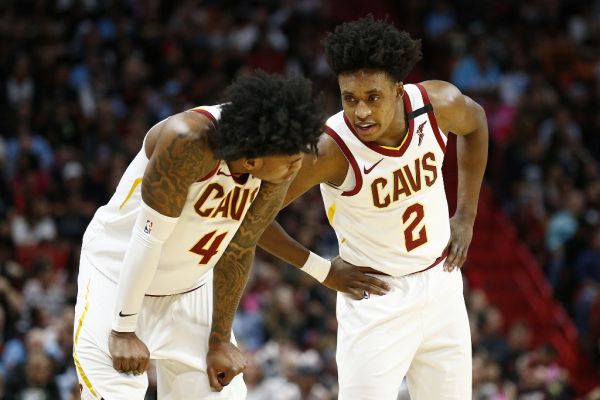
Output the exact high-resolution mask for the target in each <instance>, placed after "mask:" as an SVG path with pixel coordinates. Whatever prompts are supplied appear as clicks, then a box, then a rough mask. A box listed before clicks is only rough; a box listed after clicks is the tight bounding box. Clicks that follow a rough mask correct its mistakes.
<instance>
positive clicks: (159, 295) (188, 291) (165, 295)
mask: <svg viewBox="0 0 600 400" xmlns="http://www.w3.org/2000/svg"><path fill="white" fill-rule="evenodd" d="M204 285H206V282H202V283H201V284H200V285H198V286H196V287H195V288H192V289H189V290H186V291H185V292H179V293H170V294H148V293H146V294H145V295H144V296H145V297H169V296H179V295H180V294H186V293H190V292H193V291H194V290H198V289H200V288H201V287H202V286H204Z"/></svg>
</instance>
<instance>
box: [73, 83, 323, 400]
mask: <svg viewBox="0 0 600 400" xmlns="http://www.w3.org/2000/svg"><path fill="white" fill-rule="evenodd" d="M311 97H312V96H311V89H310V84H309V82H308V81H307V80H305V79H302V78H291V79H286V78H283V77H279V76H274V75H267V74H265V73H257V74H255V75H253V76H250V77H247V78H244V79H241V80H239V81H237V82H235V83H234V84H233V85H232V86H231V87H230V88H229V91H228V100H227V102H226V103H224V104H223V105H222V106H210V107H199V108H194V109H191V110H188V111H186V112H183V113H180V114H176V115H173V116H171V117H169V118H167V119H166V120H164V121H161V122H159V123H158V124H156V125H155V126H154V127H152V128H151V129H150V130H149V131H148V133H147V134H146V137H145V139H144V142H143V144H142V148H141V149H140V151H139V153H138V154H137V155H136V156H135V158H134V159H133V161H132V162H131V163H130V165H129V166H128V168H127V170H126V171H125V173H124V174H123V176H122V178H121V180H120V182H119V184H118V186H117V189H116V192H115V194H114V195H113V197H112V198H111V199H110V201H109V202H108V204H107V205H105V206H103V207H101V208H100V209H98V211H97V212H96V214H95V215H94V218H93V219H92V221H91V223H90V225H89V226H88V228H87V230H86V232H85V234H84V237H83V241H82V248H81V262H80V267H79V276H78V296H77V304H76V307H75V327H74V344H73V359H74V361H75V365H76V368H77V374H78V377H79V381H80V384H81V388H82V398H83V399H111V400H113V399H128V400H129V399H132V400H133V399H143V398H144V397H145V394H146V389H147V386H148V377H147V374H146V370H147V368H148V363H149V360H150V359H152V360H154V361H155V365H156V370H157V390H158V398H159V399H163V400H166V399H244V398H245V397H246V388H245V385H244V382H243V379H242V375H241V374H240V373H241V372H242V371H243V369H244V368H245V365H246V361H245V357H244V355H243V354H242V353H241V351H240V350H239V349H238V348H237V347H236V346H235V341H234V340H233V337H232V334H231V324H232V320H233V315H234V313H235V310H236V308H237V306H238V303H239V300H240V297H241V294H242V291H243V289H244V286H245V284H246V281H247V279H248V274H249V271H250V266H251V264H252V260H253V257H254V250H255V246H256V242H257V240H258V238H259V237H260V235H261V234H262V232H263V231H264V229H265V228H266V226H267V225H268V224H269V223H270V222H271V221H272V220H273V218H274V217H275V215H276V214H277V211H278V210H279V208H280V207H281V204H282V201H283V198H284V195H285V193H286V190H287V188H288V186H289V183H290V181H291V180H292V178H293V177H294V176H295V174H296V173H297V172H298V170H299V168H300V165H301V162H302V159H303V156H304V153H310V152H314V151H315V148H316V142H317V140H318V136H319V133H320V128H321V126H322V119H321V118H320V116H319V113H318V112H317V106H316V105H315V103H314V102H313V100H312V98H311Z"/></svg>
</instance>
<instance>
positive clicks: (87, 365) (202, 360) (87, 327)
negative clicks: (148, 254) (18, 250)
mask: <svg viewBox="0 0 600 400" xmlns="http://www.w3.org/2000/svg"><path fill="white" fill-rule="evenodd" d="M116 292H117V286H116V284H115V283H114V282H112V281H110V280H109V279H108V278H106V277H105V276H104V275H103V274H102V273H101V272H100V271H98V270H97V269H96V268H95V267H94V266H92V265H91V264H90V263H89V261H87V259H86V257H85V254H82V257H81V263H80V267H79V277H78V294H77V305H76V306H75V327H74V343H73V359H74V360H75V366H76V369H77V374H78V377H79V382H80V383H81V385H82V387H83V389H82V399H105V400H119V399H124V400H138V399H140V400H141V399H143V398H144V396H145V394H146V390H147V387H148V377H147V374H145V373H144V374H142V375H138V376H135V375H133V374H123V373H120V372H118V371H116V370H115V369H114V368H113V366H112V360H111V357H110V354H109V350H108V335H109V333H110V331H111V323H112V319H113V317H114V315H115V298H116ZM211 321H212V273H210V274H207V280H206V283H205V284H204V285H203V286H202V287H200V288H198V289H196V290H194V291H191V292H189V293H185V294H181V295H174V296H165V297H145V298H144V304H143V307H142V311H141V312H140V316H139V322H138V329H137V330H136V334H137V336H138V337H139V338H140V339H141V340H142V341H143V342H144V343H145V344H146V346H148V349H149V350H150V358H151V359H153V360H154V361H155V364H156V373H157V386H158V398H159V399H160V400H182V399H211V400H213V399H215V400H216V399H236V400H237V399H245V398H246V386H245V384H244V381H243V379H242V375H241V374H240V375H238V376H236V377H235V378H234V379H233V381H232V382H231V383H230V384H229V385H227V386H226V387H225V388H224V389H223V391H221V392H213V391H211V389H210V385H209V383H208V376H207V374H206V353H207V351H208V335H209V333H210V325H211ZM232 337H233V336H232Z"/></svg>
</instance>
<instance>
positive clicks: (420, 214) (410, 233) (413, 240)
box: [402, 203, 427, 251]
mask: <svg viewBox="0 0 600 400" xmlns="http://www.w3.org/2000/svg"><path fill="white" fill-rule="evenodd" d="M413 214H415V219H413V220H412V222H411V223H410V224H408V226H407V227H406V229H404V243H406V251H412V250H414V249H416V248H417V247H419V246H421V245H424V244H425V243H427V230H425V226H423V227H422V228H421V229H419V232H418V234H417V235H416V236H417V237H415V229H416V228H417V226H418V225H419V224H420V223H421V221H422V220H423V218H424V217H425V212H424V210H423V205H421V204H419V203H415V204H413V205H412V206H409V207H407V208H406V210H404V214H402V222H404V223H405V224H406V223H407V222H408V220H409V219H410V218H411V216H412V215H413Z"/></svg>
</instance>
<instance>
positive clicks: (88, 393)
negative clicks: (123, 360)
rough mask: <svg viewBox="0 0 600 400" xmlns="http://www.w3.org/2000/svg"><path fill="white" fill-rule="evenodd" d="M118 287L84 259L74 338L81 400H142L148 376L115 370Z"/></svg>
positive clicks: (74, 354) (74, 353) (79, 281)
mask: <svg viewBox="0 0 600 400" xmlns="http://www.w3.org/2000/svg"><path fill="white" fill-rule="evenodd" d="M115 290H116V285H115V284H114V283H112V282H110V281H109V280H108V279H106V277H104V276H103V275H102V274H100V273H99V272H98V271H97V270H96V269H95V268H94V267H92V266H90V265H89V264H88V263H87V262H86V261H85V259H84V258H83V257H82V262H81V263H80V275H79V279H78V294H77V304H76V307H75V326H74V332H73V333H74V335H73V360H74V362H75V367H76V370H77V376H78V379H79V383H80V384H81V387H82V398H84V399H86V398H91V399H100V398H104V399H111V400H112V399H117V400H118V399H127V400H135V399H143V398H144V395H145V393H146V387H147V377H146V375H145V374H144V375H139V376H134V375H127V374H121V373H119V372H118V371H116V370H115V369H114V368H113V366H112V359H111V358H110V356H109V351H108V335H109V333H110V329H111V327H110V323H111V321H112V316H113V309H114V297H115V296H114V295H113V294H114V292H115Z"/></svg>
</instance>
